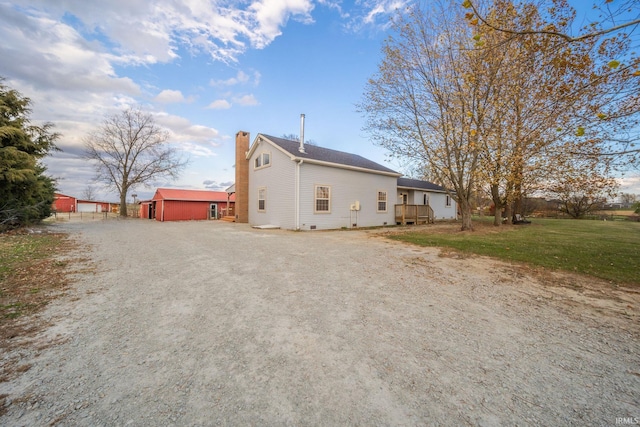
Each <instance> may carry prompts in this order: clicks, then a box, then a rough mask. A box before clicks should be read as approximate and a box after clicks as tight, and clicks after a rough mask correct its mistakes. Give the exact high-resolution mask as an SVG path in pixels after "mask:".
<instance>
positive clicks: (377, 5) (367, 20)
mask: <svg viewBox="0 0 640 427" xmlns="http://www.w3.org/2000/svg"><path fill="white" fill-rule="evenodd" d="M408 3H409V2H408V1H406V0H363V1H360V2H356V4H355V6H354V8H353V9H352V10H351V11H350V12H349V13H347V12H344V11H343V10H342V9H341V8H340V9H338V7H339V5H336V4H334V3H331V2H327V1H326V0H325V1H323V2H322V4H325V5H327V6H328V7H330V8H332V9H337V10H338V11H339V13H340V15H341V17H342V18H343V19H348V21H347V22H346V24H345V28H346V29H347V30H348V31H353V32H358V31H360V30H362V29H363V28H364V27H374V28H378V29H382V30H384V29H386V28H388V27H389V26H390V24H391V21H390V20H389V17H390V16H393V14H395V13H396V11H398V10H402V9H403V8H405V7H406V6H407V4H408Z"/></svg>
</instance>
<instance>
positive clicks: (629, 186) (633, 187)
mask: <svg viewBox="0 0 640 427" xmlns="http://www.w3.org/2000/svg"><path fill="white" fill-rule="evenodd" d="M618 182H619V183H620V190H619V192H622V193H631V194H639V195H640V175H634V176H626V177H623V178H619V179H618Z"/></svg>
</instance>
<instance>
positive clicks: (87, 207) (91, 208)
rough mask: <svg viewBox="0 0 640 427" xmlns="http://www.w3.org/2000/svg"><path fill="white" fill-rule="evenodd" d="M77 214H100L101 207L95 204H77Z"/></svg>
mask: <svg viewBox="0 0 640 427" xmlns="http://www.w3.org/2000/svg"><path fill="white" fill-rule="evenodd" d="M78 212H102V205H99V204H97V203H78Z"/></svg>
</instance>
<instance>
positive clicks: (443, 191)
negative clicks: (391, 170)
mask: <svg viewBox="0 0 640 427" xmlns="http://www.w3.org/2000/svg"><path fill="white" fill-rule="evenodd" d="M401 189H402V190H420V191H431V192H432V193H446V192H447V190H436V189H435V188H423V187H409V186H405V185H398V190H401Z"/></svg>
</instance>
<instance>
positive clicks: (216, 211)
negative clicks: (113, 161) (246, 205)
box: [140, 188, 235, 221]
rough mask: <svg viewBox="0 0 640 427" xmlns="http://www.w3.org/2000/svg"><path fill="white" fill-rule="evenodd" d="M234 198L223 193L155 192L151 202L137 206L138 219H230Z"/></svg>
mask: <svg viewBox="0 0 640 427" xmlns="http://www.w3.org/2000/svg"><path fill="white" fill-rule="evenodd" d="M234 205H235V194H233V195H228V194H227V193H225V192H224V191H207V190H178V189H174V188H158V189H157V190H156V194H154V196H153V198H152V199H151V200H146V201H143V202H140V218H147V219H155V220H156V221H194V220H204V219H219V218H222V217H223V216H229V215H233V208H234Z"/></svg>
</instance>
